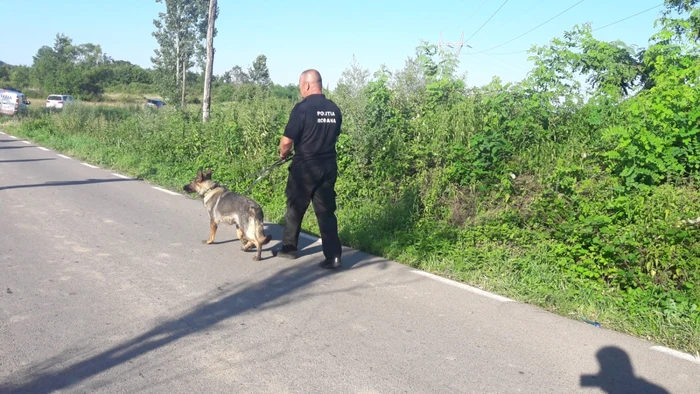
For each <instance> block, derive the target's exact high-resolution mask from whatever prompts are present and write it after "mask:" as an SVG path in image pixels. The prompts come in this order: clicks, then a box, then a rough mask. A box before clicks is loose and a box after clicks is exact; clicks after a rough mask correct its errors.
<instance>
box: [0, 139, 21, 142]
mask: <svg viewBox="0 0 700 394" xmlns="http://www.w3.org/2000/svg"><path fill="white" fill-rule="evenodd" d="M20 141H26V140H24V139H16V140H0V142H20Z"/></svg>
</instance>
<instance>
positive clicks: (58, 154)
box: [56, 153, 70, 159]
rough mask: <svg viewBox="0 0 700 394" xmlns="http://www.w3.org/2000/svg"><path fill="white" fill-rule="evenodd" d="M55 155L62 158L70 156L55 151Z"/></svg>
mask: <svg viewBox="0 0 700 394" xmlns="http://www.w3.org/2000/svg"><path fill="white" fill-rule="evenodd" d="M56 155H57V156H58V157H62V158H64V159H70V157H68V156H66V155H62V154H60V153H57V154H56Z"/></svg>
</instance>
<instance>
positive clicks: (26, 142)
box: [22, 141, 31, 145]
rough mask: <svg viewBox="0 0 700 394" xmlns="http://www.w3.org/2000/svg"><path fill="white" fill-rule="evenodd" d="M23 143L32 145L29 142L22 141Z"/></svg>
mask: <svg viewBox="0 0 700 394" xmlns="http://www.w3.org/2000/svg"><path fill="white" fill-rule="evenodd" d="M22 142H24V143H25V144H27V145H29V144H31V142H29V141H22Z"/></svg>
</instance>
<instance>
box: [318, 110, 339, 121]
mask: <svg viewBox="0 0 700 394" xmlns="http://www.w3.org/2000/svg"><path fill="white" fill-rule="evenodd" d="M316 116H318V118H317V120H316V122H317V123H335V112H334V111H316Z"/></svg>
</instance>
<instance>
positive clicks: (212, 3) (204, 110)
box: [202, 0, 216, 122]
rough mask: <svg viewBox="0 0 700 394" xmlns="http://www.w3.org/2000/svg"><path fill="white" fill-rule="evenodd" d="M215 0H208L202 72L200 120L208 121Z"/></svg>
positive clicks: (212, 61) (212, 62) (212, 67)
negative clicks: (205, 54)
mask: <svg viewBox="0 0 700 394" xmlns="http://www.w3.org/2000/svg"><path fill="white" fill-rule="evenodd" d="M215 14H216V0H209V27H208V29H207V65H206V69H205V72H204V97H203V99H202V121H203V122H208V121H209V113H210V108H211V74H212V72H213V70H214V21H215V19H216V15H215Z"/></svg>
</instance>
